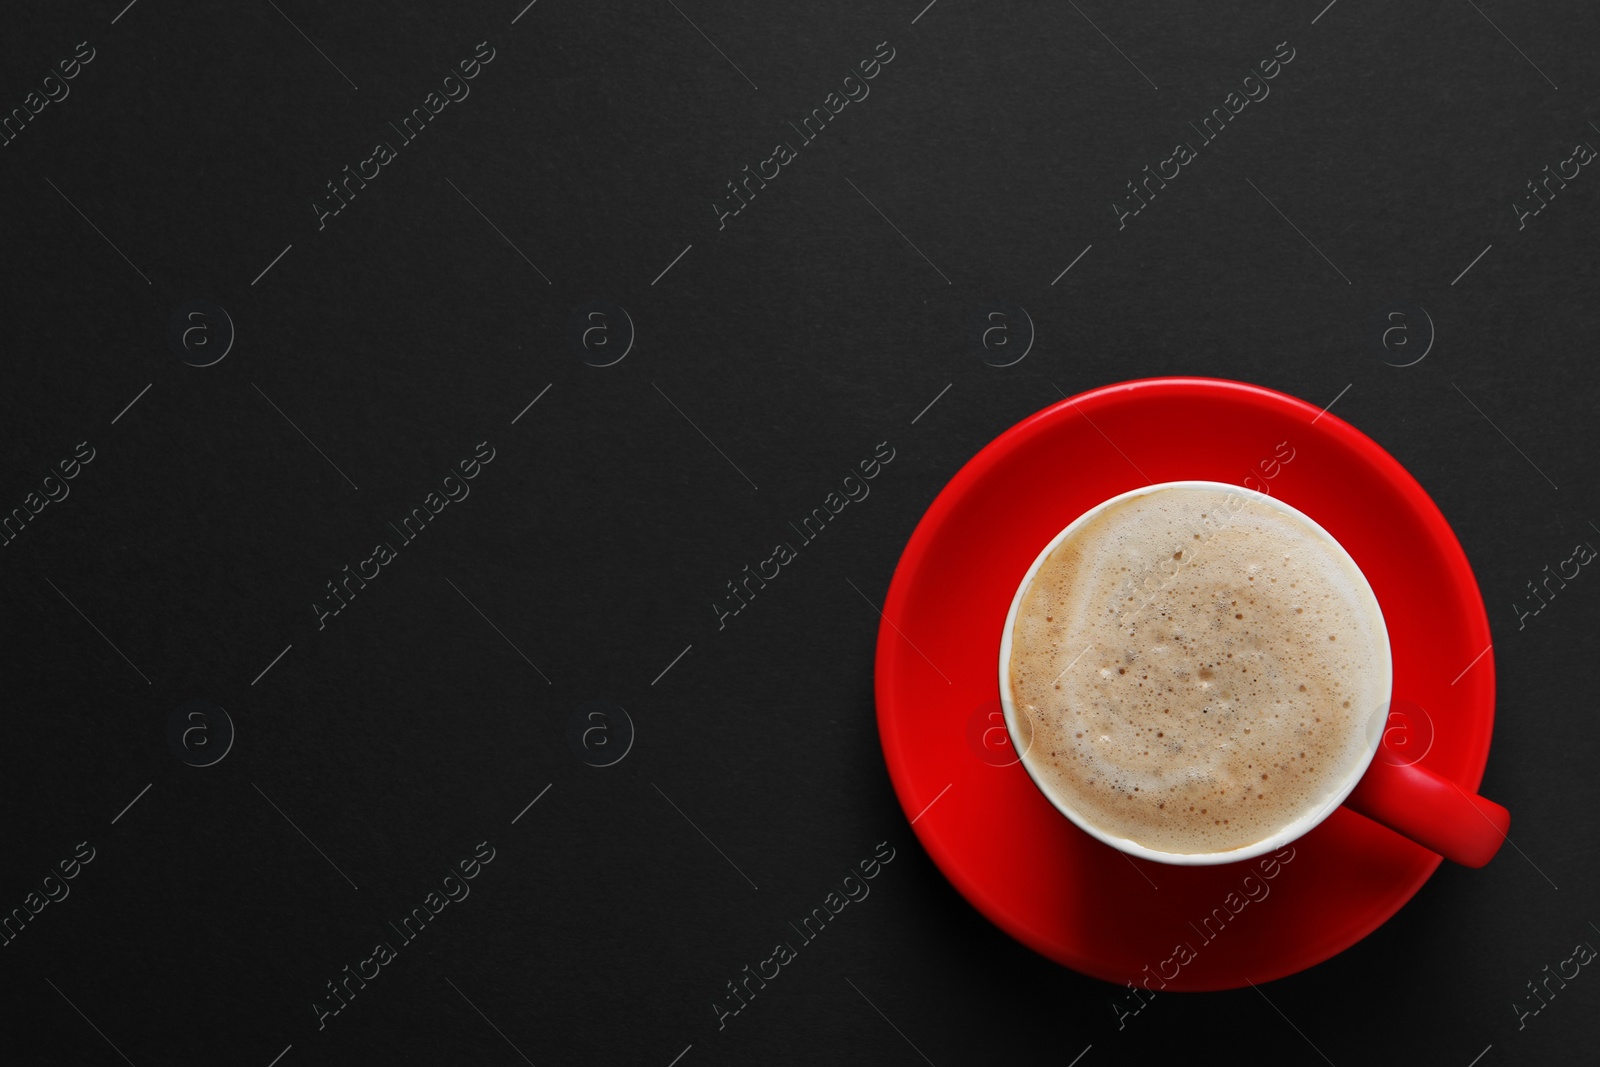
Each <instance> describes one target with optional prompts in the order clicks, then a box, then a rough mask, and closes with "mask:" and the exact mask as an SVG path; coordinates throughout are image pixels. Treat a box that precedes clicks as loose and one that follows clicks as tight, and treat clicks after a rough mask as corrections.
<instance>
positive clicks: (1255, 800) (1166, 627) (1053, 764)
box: [1010, 487, 1390, 854]
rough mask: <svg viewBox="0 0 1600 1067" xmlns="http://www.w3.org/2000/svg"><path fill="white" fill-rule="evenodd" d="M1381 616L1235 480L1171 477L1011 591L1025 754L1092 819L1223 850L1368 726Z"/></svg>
mask: <svg viewBox="0 0 1600 1067" xmlns="http://www.w3.org/2000/svg"><path fill="white" fill-rule="evenodd" d="M1389 672H1390V665H1389V652H1388V643H1387V640H1386V638H1385V635H1384V629H1383V620H1382V616H1381V615H1380V614H1379V612H1378V610H1377V607H1376V604H1375V602H1374V600H1373V598H1372V596H1371V594H1370V592H1369V591H1368V587H1367V584H1366V580H1365V579H1364V578H1363V577H1362V575H1361V574H1360V572H1359V571H1358V570H1357V569H1356V568H1355V566H1354V564H1353V563H1352V562H1351V561H1350V560H1349V559H1348V557H1347V556H1345V554H1344V553H1343V552H1342V551H1340V550H1337V549H1336V547H1335V546H1333V545H1331V544H1330V543H1329V541H1328V539H1326V538H1325V537H1323V536H1322V535H1320V534H1318V533H1317V532H1316V531H1315V530H1313V529H1311V528H1310V527H1308V526H1307V525H1305V524H1304V523H1303V522H1301V521H1300V520H1298V519H1297V518H1295V517H1294V516H1291V515H1288V514H1286V513H1284V512H1282V511H1280V510H1278V509H1277V508H1275V507H1273V506H1272V505H1270V504H1267V503H1264V502H1262V501H1260V500H1258V499H1255V498H1254V497H1253V496H1252V495H1247V494H1244V493H1242V492H1240V493H1235V492H1227V491H1224V490H1211V489H1200V488H1192V487H1171V488H1164V489H1159V490H1156V491H1154V492H1151V493H1149V494H1145V495H1142V496H1138V497H1133V498H1130V499H1128V500H1125V501H1122V502H1119V503H1117V504H1115V505H1112V506H1111V507H1109V508H1107V509H1106V510H1104V511H1103V512H1101V513H1100V514H1099V515H1097V516H1095V517H1094V518H1092V519H1091V520H1090V521H1089V522H1088V523H1087V524H1086V525H1085V526H1083V527H1081V528H1079V529H1078V530H1076V531H1074V533H1073V534H1072V535H1071V536H1070V537H1068V538H1067V539H1066V540H1065V541H1063V542H1062V543H1061V544H1060V545H1058V546H1057V547H1056V548H1055V549H1054V550H1053V551H1052V552H1051V554H1050V556H1049V557H1048V558H1047V559H1046V560H1045V562H1044V563H1043V564H1042V565H1041V566H1040V568H1039V570H1038V571H1037V572H1036V573H1035V574H1034V577H1033V580H1032V582H1031V583H1030V584H1029V587H1028V590H1027V592H1026V593H1025V594H1024V596H1023V598H1022V602H1021V604H1020V605H1019V607H1018V611H1017V617H1016V625H1015V628H1014V631H1013V643H1012V650H1011V659H1010V673H1011V690H1012V697H1013V700H1014V702H1015V704H1016V707H1017V710H1018V713H1019V714H1021V715H1026V716H1027V717H1028V719H1029V720H1030V723H1031V726H1032V734H1033V738H1032V743H1031V745H1030V746H1029V748H1028V751H1027V753H1026V755H1025V756H1024V759H1025V760H1026V762H1027V765H1028V768H1029V770H1030V771H1031V772H1032V773H1033V774H1034V776H1035V777H1036V778H1037V779H1039V780H1040V781H1041V783H1042V784H1043V785H1044V786H1045V788H1046V789H1047V791H1050V792H1053V793H1055V794H1056V795H1057V796H1059V797H1060V798H1061V799H1062V800H1063V801H1064V802H1065V803H1066V804H1067V805H1068V806H1069V807H1071V808H1072V809H1073V810H1075V811H1077V812H1078V813H1079V814H1080V815H1081V816H1082V817H1083V818H1084V819H1085V820H1086V821H1087V822H1088V823H1090V824H1091V825H1093V826H1095V827H1097V828H1099V829H1100V830H1101V831H1102V832H1105V833H1107V834H1110V835H1112V836H1116V837H1123V838H1128V839H1131V840H1133V841H1136V842H1138V843H1139V844H1142V845H1144V846H1146V847H1148V848H1151V849H1156V850H1159V851H1163V852H1174V853H1186V854H1192V853H1200V852H1224V851H1230V850H1233V849H1238V848H1243V847H1245V846H1247V845H1250V844H1253V843H1255V842H1257V841H1260V840H1263V839H1265V838H1267V837H1270V836H1272V835H1273V834H1275V833H1277V832H1278V831H1279V830H1280V829H1282V828H1283V827H1285V826H1286V825H1288V824H1289V823H1292V822H1294V821H1295V820H1296V819H1298V818H1300V817H1301V816H1303V815H1306V814H1309V813H1311V812H1313V811H1316V810H1318V809H1319V808H1321V807H1322V806H1323V805H1325V804H1327V803H1329V802H1330V801H1331V800H1332V799H1333V798H1334V797H1335V796H1336V795H1337V793H1338V792H1339V790H1340V789H1341V787H1342V786H1343V785H1344V784H1345V782H1346V780H1347V778H1348V776H1349V774H1350V773H1351V771H1352V769H1353V767H1354V766H1355V765H1356V764H1357V763H1359V761H1360V760H1361V759H1363V758H1364V756H1365V754H1366V752H1367V751H1368V745H1369V739H1370V737H1371V736H1372V733H1370V732H1369V731H1373V730H1375V729H1376V728H1379V727H1381V725H1382V723H1383V721H1384V719H1383V716H1385V715H1386V713H1387V708H1388V703H1387V702H1388V697H1389V690H1388V685H1389Z"/></svg>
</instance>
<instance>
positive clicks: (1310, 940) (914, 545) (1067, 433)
mask: <svg viewBox="0 0 1600 1067" xmlns="http://www.w3.org/2000/svg"><path fill="white" fill-rule="evenodd" d="M1291 453H1292V455H1291ZM1284 456H1290V458H1289V461H1288V462H1287V463H1284V462H1283V457H1284ZM1269 474H1270V475H1271V477H1269ZM1247 478H1248V479H1249V481H1248V482H1247V481H1246V479H1247ZM1185 479H1204V480H1211V481H1225V482H1233V483H1235V484H1247V485H1248V486H1249V487H1250V488H1252V489H1258V490H1264V491H1267V492H1270V493H1271V494H1272V495H1273V496H1276V497H1278V498H1280V499H1282V500H1284V501H1286V502H1288V503H1290V504H1292V505H1294V506H1295V507H1297V508H1299V509H1300V510H1301V511H1303V512H1305V513H1306V514H1307V515H1309V516H1311V517H1312V518H1313V519H1315V520H1316V521H1317V522H1319V523H1321V524H1322V525H1323V526H1324V527H1325V528H1326V529H1327V530H1328V532H1329V533H1331V534H1333V536H1334V537H1335V538H1337V539H1338V541H1339V542H1340V543H1341V544H1342V545H1344V547H1345V548H1346V549H1347V550H1348V551H1349V552H1350V554H1351V556H1352V557H1354V559H1355V561H1356V563H1357V564H1358V565H1359V566H1360V567H1361V569H1362V571H1363V573H1365V574H1366V576H1367V579H1368V581H1369V582H1371V584H1372V588H1373V591H1374V592H1375V593H1376V594H1377V596H1378V601H1379V604H1380V605H1381V606H1382V608H1383V615H1384V619H1385V620H1386V621H1387V623H1388V627H1389V640H1390V643H1391V647H1392V649H1393V653H1394V698H1395V705H1396V708H1397V709H1398V708H1400V707H1405V708H1407V710H1408V712H1409V719H1408V720H1407V721H1408V722H1413V724H1414V725H1415V726H1416V728H1417V729H1418V733H1419V735H1420V734H1421V733H1424V732H1426V728H1427V726H1428V725H1430V724H1431V727H1432V737H1431V739H1429V738H1426V737H1422V736H1418V737H1417V739H1416V740H1417V741H1418V742H1419V744H1418V745H1416V746H1414V747H1413V748H1412V749H1411V750H1410V751H1412V752H1416V751H1420V750H1421V748H1422V746H1424V745H1429V744H1431V747H1427V748H1426V752H1425V755H1423V756H1422V758H1421V760H1420V762H1421V763H1422V765H1423V766H1426V767H1427V768H1429V769H1430V770H1433V771H1435V772H1437V773H1439V774H1442V775H1445V776H1446V777H1449V778H1451V779H1453V780H1454V781H1455V782H1456V783H1457V784H1458V785H1460V786H1461V788H1462V789H1463V790H1465V791H1466V792H1467V793H1468V794H1471V793H1474V792H1476V791H1477V788H1478V783H1479V781H1480V780H1481V779H1482V777H1483V768H1484V764H1485V763H1486V762H1487V761H1488V758H1489V739H1490V734H1491V732H1492V728H1493V723H1494V657H1493V655H1492V654H1484V653H1486V652H1487V650H1488V648H1489V640H1490V638H1489V622H1488V619H1487V617H1486V616H1485V614H1484V608H1483V600H1482V597H1481V596H1480V595H1479V592H1478V583H1477V580H1476V579H1475V578H1474V577H1473V574H1472V569H1471V567H1469V566H1468V564H1467V559H1466V556H1465V554H1464V553H1463V552H1462V551H1461V546H1460V544H1459V543H1458V542H1457V541H1456V538H1455V534H1454V533H1452V532H1451V530H1450V527H1449V525H1448V524H1447V523H1446V522H1445V520H1444V516H1443V515H1441V514H1440V513H1439V509H1438V508H1437V507H1436V506H1435V505H1434V503H1433V501H1432V500H1431V499H1429V497H1428V495H1427V493H1425V492H1424V491H1423V489H1422V487H1421V486H1420V485H1418V484H1417V482H1416V480H1415V479H1414V478H1412V477H1411V475H1410V474H1408V473H1407V472H1406V471H1405V469H1404V468H1403V467H1401V466H1400V464H1399V463H1398V462H1396V461H1395V459H1394V458H1393V457H1392V456H1390V455H1389V454H1388V453H1387V452H1385V451H1384V450H1383V449H1382V448H1380V447H1378V445H1377V444H1376V443H1374V442H1373V441H1372V440H1371V439H1370V438H1368V437H1367V436H1365V435H1364V434H1362V433H1361V432H1360V431H1358V430H1356V429H1355V428H1354V427H1352V426H1350V425H1349V424H1348V423H1346V422H1344V421H1343V420H1341V419H1339V418H1338V417H1337V416H1335V415H1331V414H1322V413H1321V412H1320V411H1319V409H1318V408H1317V407H1315V406H1314V405H1311V404H1308V403H1306V402H1305V401H1303V400H1297V399H1295V398H1294V397H1290V396H1285V395H1284V394H1282V393H1278V392H1274V391H1272V390H1270V389H1263V388H1261V387H1259V386H1254V385H1247V384H1244V383H1242V382H1232V381H1222V380H1218V379H1211V378H1153V379H1146V380H1143V381H1134V382H1124V383H1122V384H1118V385H1110V386H1106V387H1104V388H1100V389H1094V390H1091V391H1089V392H1086V393H1082V394H1080V395H1078V396H1076V397H1073V398H1072V399H1070V400H1065V401H1062V402H1061V403H1059V404H1055V405H1053V406H1052V407H1049V408H1046V409H1045V410H1044V411H1041V412H1039V413H1038V414H1036V415H1034V416H1032V417H1031V418H1028V419H1026V420H1024V421H1023V422H1021V423H1019V424H1018V425H1016V426H1013V427H1012V428H1011V429H1009V430H1007V431H1006V432H1005V433H1003V434H1001V435H1000V437H998V438H997V439H996V440H995V441H993V442H992V443H990V444H989V445H988V446H987V447H985V448H984V449H983V451H981V452H979V453H978V455H977V456H975V457H974V458H973V459H972V460H971V462H969V463H967V465H966V466H964V467H962V468H961V470H960V471H959V472H958V473H957V474H956V476H955V477H954V478H953V479H951V481H950V484H949V485H947V486H945V488H944V490H943V491H942V492H941V493H940V494H939V496H938V498H937V499H935V500H934V502H933V504H932V506H931V507H929V508H928V512H927V514H926V515H924V516H923V518H922V522H921V523H919V524H918V526H917V529H916V531H915V533H913V534H912V536H911V541H910V543H909V544H908V545H907V546H906V550H905V553H904V555H902V556H901V559H900V565H899V566H898V567H897V568H896V570H895V575H894V581H893V582H892V583H891V584H890V586H889V595H888V598H887V600H886V602H885V604H884V607H883V614H884V623H883V625H881V626H880V627H879V630H878V650H877V700H878V730H879V734H880V736H881V738H882V741H883V751H884V758H885V759H886V760H887V762H888V765H889V775H890V777H891V779H892V780H893V782H894V787H895V792H896V793H897V794H898V795H899V798H900V803H901V806H902V807H904V809H905V811H906V814H907V817H908V818H910V819H911V820H912V826H913V828H914V829H915V831H916V833H917V836H918V837H919V838H921V840H922V844H923V847H925V848H926V849H927V850H928V854H929V855H930V856H932V857H933V860H934V862H935V863H937V864H938V865H939V868H940V869H941V870H942V871H943V872H944V874H945V876H946V877H947V878H949V879H950V881H951V883H952V884H953V885H954V886H955V887H956V889H957V890H959V891H960V892H961V894H962V895H963V896H965V897H966V898H967V899H968V900H969V901H971V902H972V904H973V905H974V906H975V907H976V908H977V909H978V910H979V911H981V912H983V914H984V915H986V916H988V917H989V918H990V919H991V920H992V921H993V922H994V923H995V924H996V925H998V926H999V927H1000V928H1001V929H1003V930H1005V931H1006V932H1007V933H1009V934H1011V935H1012V936H1013V937H1015V938H1017V939H1018V940H1020V941H1021V942H1023V943H1024V944H1026V945H1028V946H1030V947H1032V948H1033V949H1035V950H1037V951H1038V952H1041V953H1043V954H1044V955H1046V956H1048V957H1050V958H1051V959H1053V960H1056V961H1058V962H1060V963H1063V964H1065V965H1066V966H1068V967H1071V968H1073V969H1074V970H1077V971H1081V972H1083V973H1084V974H1088V975H1093V976H1094V977H1097V978H1103V979H1105V980H1107V981H1111V982H1116V983H1118V984H1121V983H1123V982H1129V981H1132V982H1135V983H1136V984H1140V985H1143V984H1145V983H1146V982H1149V983H1150V987H1151V988H1157V989H1158V988H1162V985H1161V983H1165V988H1167V989H1182V990H1206V989H1231V988H1234V987H1237V986H1243V985H1245V984H1246V982H1256V983H1260V982H1263V981H1267V980H1268V979H1273V978H1281V977H1283V976H1285V975H1289V974H1293V973H1295V972H1296V971H1300V970H1303V969H1305V968H1307V967H1310V966H1312V965H1313V964H1316V963H1320V962H1321V961H1323V960H1325V959H1327V958H1328V957H1330V956H1332V955H1334V954H1335V953H1338V952H1342V951H1343V950H1344V949H1346V948H1349V947H1350V946H1351V945H1353V944H1355V943H1356V942H1357V941H1359V940H1360V939H1361V938H1363V937H1365V936H1366V935H1367V934H1369V933H1371V932H1372V931H1373V930H1375V929H1377V927H1378V926H1379V924H1381V923H1382V922H1383V921H1384V920H1385V919H1387V918H1389V916H1391V915H1393V914H1394V913H1395V912H1396V911H1398V910H1399V908H1400V906H1401V905H1402V904H1404V903H1405V902H1406V901H1407V900H1410V899H1411V897H1412V895H1413V894H1414V893H1416V891H1417V890H1418V889H1420V888H1421V887H1422V884H1423V882H1425V881H1427V879H1428V876H1429V875H1430V874H1432V873H1433V871H1434V869H1435V868H1436V867H1438V865H1439V862H1440V860H1439V857H1438V856H1437V855H1435V854H1433V853H1432V852H1429V851H1427V850H1426V849H1423V848H1422V847H1421V846H1419V845H1415V844H1413V843H1411V842H1410V841H1407V840H1406V839H1404V838H1402V837H1400V836H1398V835H1396V834H1394V833H1393V832H1391V831H1389V830H1387V829H1385V828H1383V827H1381V826H1379V825H1378V824H1376V823H1374V822H1371V821H1369V820H1368V819H1366V818H1364V817H1362V816H1360V815H1357V814H1356V813H1355V812H1353V811H1351V810H1349V809H1348V808H1340V809H1339V810H1338V811H1336V812H1334V814H1333V815H1332V816H1330V817H1329V818H1328V819H1327V820H1326V821H1324V822H1323V823H1322V824H1321V825H1319V826H1318V827H1317V828H1316V829H1315V830H1313V831H1312V832H1311V833H1309V834H1307V835H1306V836H1305V837H1303V838H1301V839H1300V840H1299V841H1297V842H1295V844H1294V845H1293V854H1292V857H1291V858H1289V859H1288V860H1287V862H1282V863H1280V864H1279V865H1277V866H1276V867H1272V868H1271V869H1270V873H1271V877H1270V878H1269V877H1268V876H1267V874H1268V872H1267V871H1266V870H1263V864H1264V862H1265V861H1266V859H1267V857H1262V858H1261V859H1260V860H1255V861H1246V862H1242V863H1237V864H1222V865H1218V866H1211V867H1177V866H1171V865H1167V864H1161V863H1152V862H1145V861H1141V860H1135V859H1132V858H1131V857H1128V856H1126V855H1124V854H1123V853H1121V852H1118V851H1116V850H1115V849H1112V848H1110V847H1109V846H1107V845H1103V844H1101V843H1099V842H1098V841H1096V840H1094V839H1093V838H1091V837H1089V836H1088V835H1087V834H1085V833H1084V832H1083V831H1081V830H1079V829H1078V828H1077V827H1076V826H1074V825H1073V824H1072V823H1071V822H1069V821H1068V820H1067V819H1065V818H1063V817H1062V816H1061V814H1060V813H1059V812H1057V811H1056V810H1055V808H1053V807H1052V806H1051V805H1050V802H1049V801H1048V800H1046V799H1045V798H1044V796H1043V795H1041V794H1040V793H1039V791H1038V790H1037V789H1036V788H1035V787H1034V785H1033V782H1032V781H1031V780H1030V779H1029V777H1028V775H1027V772H1026V771H1024V770H1023V768H1022V766H1021V765H1020V764H1019V763H1017V762H1015V761H1014V753H1012V752H1010V750H1009V749H1007V748H1006V743H1005V737H1004V728H1003V720H1001V719H1000V718H998V717H994V718H990V716H989V713H990V712H991V711H992V712H998V709H999V701H998V690H997V682H996V671H997V667H998V657H999V645H1000V632H1001V629H1002V627H1003V625H1004V623H1005V618H1006V611H1007V609H1008V607H1009V606H1010V604H1011V598H1012V595H1013V594H1014V593H1015V592H1016V588H1017V584H1018V583H1019V582H1020V581H1021V580H1022V576H1023V574H1024V573H1025V572H1026V571H1027V569H1028V566H1029V565H1030V564H1031V563H1032V562H1033V560H1034V557H1035V556H1037V555H1038V553H1039V550H1040V549H1041V548H1042V547H1043V546H1044V545H1045V544H1046V543H1048V542H1049V540H1050V539H1051V538H1052V537H1054V536H1055V535H1056V533H1058V532H1059V531H1060V530H1061V529H1062V528H1063V527H1065V526H1066V525H1067V524H1068V523H1069V522H1071V521H1072V520H1073V519H1074V518H1076V517H1077V516H1078V515H1079V514H1081V513H1082V512H1084V511H1086V510H1087V509H1088V508H1090V507H1092V506H1093V505H1095V504H1097V503H1099V502H1100V501H1102V500H1105V499H1107V498H1109V497H1112V496H1115V495H1116V494H1118V493H1121V492H1124V491H1126V490H1129V489H1134V488H1137V487H1139V486H1141V485H1145V484H1147V483H1149V482H1166V481H1179V480H1185ZM1419 708H1420V709H1421V711H1422V713H1423V714H1422V715H1419V714H1418V709H1419ZM1418 720H1420V721H1418ZM1400 721H1401V720H1400V719H1399V718H1395V719H1392V720H1391V722H1392V723H1394V722H1400ZM996 725H1000V732H998V733H996V732H994V731H993V729H992V727H994V726H996ZM1390 740H1391V742H1393V741H1397V740H1398V741H1404V740H1405V738H1404V737H1391V738H1390ZM1383 756H1384V753H1382V752H1380V755H1379V758H1383ZM1184 949H1187V951H1184ZM1146 968H1148V970H1147V969H1146ZM1152 976H1156V977H1152Z"/></svg>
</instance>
